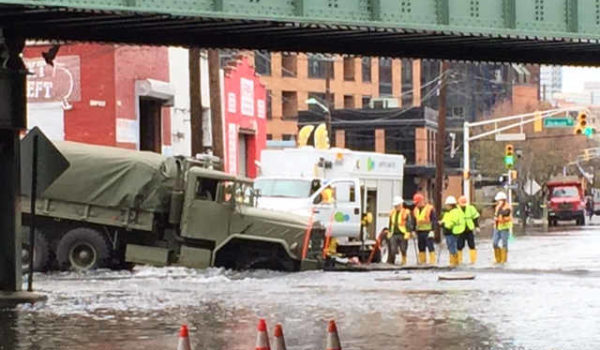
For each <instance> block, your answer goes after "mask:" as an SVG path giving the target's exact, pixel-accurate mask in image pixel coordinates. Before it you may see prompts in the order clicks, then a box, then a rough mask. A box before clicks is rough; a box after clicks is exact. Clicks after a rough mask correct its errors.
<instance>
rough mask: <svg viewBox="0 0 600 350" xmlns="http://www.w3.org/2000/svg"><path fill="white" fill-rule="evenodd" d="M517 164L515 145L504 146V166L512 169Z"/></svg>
mask: <svg viewBox="0 0 600 350" xmlns="http://www.w3.org/2000/svg"><path fill="white" fill-rule="evenodd" d="M514 165H515V147H514V146H513V145H510V144H509V145H506V147H505V148H504V166H505V167H506V169H512V168H513V167H514Z"/></svg>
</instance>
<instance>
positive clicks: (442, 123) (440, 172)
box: [435, 61, 449, 243]
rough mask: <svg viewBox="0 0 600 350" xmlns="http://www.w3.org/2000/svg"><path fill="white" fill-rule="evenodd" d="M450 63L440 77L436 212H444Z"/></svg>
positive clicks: (443, 68) (444, 63)
mask: <svg viewBox="0 0 600 350" xmlns="http://www.w3.org/2000/svg"><path fill="white" fill-rule="evenodd" d="M448 66H449V64H448V61H442V67H441V72H440V76H441V77H442V79H441V82H440V83H441V86H440V96H439V111H438V133H437V141H436V150H435V168H436V169H435V170H436V171H435V211H436V213H441V212H442V196H443V191H444V189H443V187H444V175H445V169H444V148H445V147H446V80H447V77H446V72H447V71H448ZM440 240H441V234H440V230H439V228H438V229H437V230H436V232H435V241H436V242H438V243H439V242H440Z"/></svg>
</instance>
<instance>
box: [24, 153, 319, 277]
mask: <svg viewBox="0 0 600 350" xmlns="http://www.w3.org/2000/svg"><path fill="white" fill-rule="evenodd" d="M56 146H57V148H58V149H59V150H60V152H61V153H62V154H63V155H64V156H65V157H66V158H67V159H68V161H69V163H70V164H71V166H70V167H69V169H68V170H67V171H66V172H65V173H63V174H62V175H61V176H60V177H59V178H58V179H57V180H56V181H55V182H54V183H53V184H52V185H51V186H50V187H49V188H48V189H47V190H46V191H45V192H44V193H43V194H42V195H41V197H40V198H39V199H38V200H37V203H36V206H37V209H36V214H37V215H36V218H37V221H36V227H37V232H36V235H35V236H36V241H35V243H36V244H35V251H34V265H35V266H33V268H34V269H36V270H44V269H48V268H53V267H54V268H60V269H68V268H73V269H77V270H88V269H93V268H100V267H110V268H118V267H126V266H130V265H131V264H136V263H137V264H152V265H157V266H163V265H169V264H178V265H185V266H189V267H198V268H203V267H208V266H222V267H226V268H237V269H241V268H273V269H281V270H288V271H293V270H298V269H300V267H301V263H302V261H303V258H313V257H314V258H316V257H317V256H318V253H319V249H320V248H319V246H321V245H322V244H323V242H322V240H323V235H324V229H323V228H321V227H319V226H318V224H316V225H313V226H312V227H310V228H309V227H308V226H309V222H308V219H307V218H306V217H302V216H299V215H294V214H290V213H284V212H273V211H269V210H264V209H259V208H257V207H256V193H255V191H254V188H253V183H252V181H251V180H249V179H245V178H240V177H236V176H232V175H229V174H226V173H224V172H221V171H218V170H214V169H212V168H211V167H212V165H214V163H215V159H210V158H205V159H202V160H198V159H193V158H183V157H164V156H162V155H159V154H156V153H151V152H138V151H130V150H124V149H119V148H113V147H105V146H92V145H85V144H78V143H72V142H57V143H56ZM29 202H30V201H29V198H27V197H22V200H21V203H22V211H23V218H22V222H23V226H24V231H25V232H28V228H27V225H28V224H29V222H30V220H31V217H30V213H29V207H30V204H29ZM311 230H312V231H311ZM305 246H306V248H305ZM309 246H310V249H309Z"/></svg>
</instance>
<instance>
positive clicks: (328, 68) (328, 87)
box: [325, 59, 335, 143]
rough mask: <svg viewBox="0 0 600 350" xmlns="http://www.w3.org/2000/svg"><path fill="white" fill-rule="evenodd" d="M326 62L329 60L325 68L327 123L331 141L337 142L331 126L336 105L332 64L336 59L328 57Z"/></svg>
mask: <svg viewBox="0 0 600 350" xmlns="http://www.w3.org/2000/svg"><path fill="white" fill-rule="evenodd" d="M325 62H327V65H326V69H325V100H326V101H327V109H328V110H329V111H328V112H327V113H325V125H326V126H327V136H329V140H330V143H331V141H333V142H335V137H334V135H332V132H333V131H332V128H331V111H332V110H333V108H334V107H335V102H334V101H333V98H332V95H331V70H332V69H331V68H332V67H331V66H333V64H334V63H333V62H334V61H333V60H332V59H328V60H327V61H325Z"/></svg>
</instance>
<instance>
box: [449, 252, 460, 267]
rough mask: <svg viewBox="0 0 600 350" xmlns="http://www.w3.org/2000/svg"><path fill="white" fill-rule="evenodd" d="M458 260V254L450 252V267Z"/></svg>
mask: <svg viewBox="0 0 600 350" xmlns="http://www.w3.org/2000/svg"><path fill="white" fill-rule="evenodd" d="M457 262H458V254H450V267H455V266H456V263H457Z"/></svg>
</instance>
